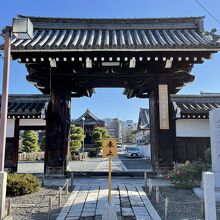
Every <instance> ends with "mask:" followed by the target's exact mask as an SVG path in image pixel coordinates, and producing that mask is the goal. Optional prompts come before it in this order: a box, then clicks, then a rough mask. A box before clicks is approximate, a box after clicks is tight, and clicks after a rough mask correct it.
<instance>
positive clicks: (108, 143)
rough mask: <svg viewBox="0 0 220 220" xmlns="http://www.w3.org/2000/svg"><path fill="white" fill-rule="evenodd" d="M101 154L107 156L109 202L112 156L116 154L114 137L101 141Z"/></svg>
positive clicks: (109, 202)
mask: <svg viewBox="0 0 220 220" xmlns="http://www.w3.org/2000/svg"><path fill="white" fill-rule="evenodd" d="M102 156H103V157H108V161H109V170H108V204H109V205H110V204H111V188H112V157H116V156H117V143H116V140H115V139H111V138H108V139H105V140H104V141H103V143H102Z"/></svg>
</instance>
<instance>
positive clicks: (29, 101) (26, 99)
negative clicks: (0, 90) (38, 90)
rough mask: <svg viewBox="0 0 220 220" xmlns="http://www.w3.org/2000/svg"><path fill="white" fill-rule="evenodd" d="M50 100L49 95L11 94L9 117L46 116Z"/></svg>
mask: <svg viewBox="0 0 220 220" xmlns="http://www.w3.org/2000/svg"><path fill="white" fill-rule="evenodd" d="M0 100H1V96H0ZM48 102H49V96H47V95H9V98H8V118H12V117H15V118H44V117H45V112H46V110H47V105H48Z"/></svg>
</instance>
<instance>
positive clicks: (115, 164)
mask: <svg viewBox="0 0 220 220" xmlns="http://www.w3.org/2000/svg"><path fill="white" fill-rule="evenodd" d="M96 170H99V171H108V158H105V159H104V160H103V161H102V162H101V163H100V164H99V166H98V167H97V168H96ZM112 171H113V172H114V171H127V168H126V167H125V166H124V164H123V163H122V161H121V160H120V159H119V158H118V157H116V158H112Z"/></svg>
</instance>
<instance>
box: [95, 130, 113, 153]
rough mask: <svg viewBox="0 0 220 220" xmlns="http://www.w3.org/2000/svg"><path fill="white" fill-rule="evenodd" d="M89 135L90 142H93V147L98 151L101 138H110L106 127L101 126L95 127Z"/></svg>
mask: <svg viewBox="0 0 220 220" xmlns="http://www.w3.org/2000/svg"><path fill="white" fill-rule="evenodd" d="M91 137H92V142H93V143H94V147H95V148H96V151H97V152H98V151H99V149H100V148H101V146H102V142H103V138H110V135H109V133H108V131H107V130H106V129H104V128H102V127H97V128H95V129H94V130H93V131H92V133H91Z"/></svg>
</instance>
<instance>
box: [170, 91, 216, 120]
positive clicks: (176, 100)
mask: <svg viewBox="0 0 220 220" xmlns="http://www.w3.org/2000/svg"><path fill="white" fill-rule="evenodd" d="M171 101H172V102H173V105H174V108H175V110H176V116H177V118H208V117H209V111H211V110H212V109H215V108H220V93H213V94H209V93H201V94H200V95H172V96H171Z"/></svg>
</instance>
